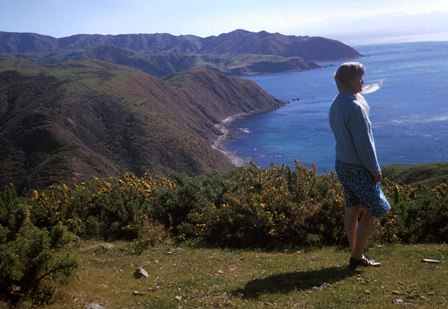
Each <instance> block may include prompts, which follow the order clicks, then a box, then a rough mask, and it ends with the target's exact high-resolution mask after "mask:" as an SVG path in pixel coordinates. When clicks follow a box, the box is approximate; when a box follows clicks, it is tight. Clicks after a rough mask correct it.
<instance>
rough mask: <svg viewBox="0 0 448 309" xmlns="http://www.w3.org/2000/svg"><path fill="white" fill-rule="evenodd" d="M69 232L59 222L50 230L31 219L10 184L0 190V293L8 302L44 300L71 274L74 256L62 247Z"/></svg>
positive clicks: (75, 267) (72, 272)
mask: <svg viewBox="0 0 448 309" xmlns="http://www.w3.org/2000/svg"><path fill="white" fill-rule="evenodd" d="M71 239H72V238H71V235H70V234H69V233H68V232H67V229H66V228H65V227H64V226H63V225H62V224H56V225H55V226H53V227H52V228H51V230H50V231H48V230H47V229H42V228H39V227H37V226H35V225H34V224H33V223H32V222H31V218H30V211H29V206H28V205H27V204H26V200H25V199H24V198H21V197H18V196H17V194H16V191H15V189H14V188H13V187H12V186H10V187H7V188H6V189H5V190H4V191H2V192H1V193H0V296H1V297H2V298H3V299H5V300H6V301H7V302H9V303H11V304H16V303H18V302H19V301H22V300H24V299H28V298H29V299H31V300H32V301H33V302H46V301H48V300H49V299H50V298H51V296H52V295H53V293H54V291H55V289H56V287H57V286H58V285H59V284H60V283H61V282H62V281H63V280H65V279H67V278H69V277H71V276H72V275H73V274H74V273H75V271H76V269H77V263H76V260H75V259H74V258H73V257H72V256H71V255H70V254H69V253H65V252H64V250H63V248H64V247H66V245H67V244H68V243H69V242H70V241H71Z"/></svg>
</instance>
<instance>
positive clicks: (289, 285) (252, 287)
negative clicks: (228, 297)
mask: <svg viewBox="0 0 448 309" xmlns="http://www.w3.org/2000/svg"><path fill="white" fill-rule="evenodd" d="M355 274H357V271H356V269H354V268H352V267H346V266H344V267H330V268H325V269H321V270H312V271H303V272H300V271H299V272H289V273H282V274H276V275H272V276H269V277H266V278H262V279H254V280H251V281H249V282H247V283H246V285H245V286H244V287H243V288H241V289H238V290H235V291H234V292H233V293H234V294H235V295H239V296H242V297H244V298H258V297H259V296H260V295H261V294H264V293H288V292H291V291H294V290H308V289H313V288H322V287H324V286H325V285H326V284H331V283H335V282H337V281H341V280H343V279H345V278H348V277H351V276H353V275H355Z"/></svg>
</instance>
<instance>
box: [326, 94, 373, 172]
mask: <svg viewBox="0 0 448 309" xmlns="http://www.w3.org/2000/svg"><path fill="white" fill-rule="evenodd" d="M329 118H330V127H331V130H332V131H333V134H334V137H335V139H336V159H338V160H340V161H342V162H345V163H350V164H356V165H359V166H363V167H365V168H367V169H368V170H369V171H370V173H371V174H372V175H375V174H380V173H381V168H380V166H379V164H378V159H377V156H376V150H375V141H374V140H373V134H372V127H371V123H370V119H369V107H368V105H367V102H366V101H365V99H364V98H363V97H362V96H361V95H360V94H357V95H355V94H353V93H351V92H341V93H339V94H338V95H337V96H336V98H335V99H334V100H333V103H332V104H331V107H330V114H329Z"/></svg>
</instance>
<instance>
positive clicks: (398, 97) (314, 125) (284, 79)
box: [224, 42, 448, 172]
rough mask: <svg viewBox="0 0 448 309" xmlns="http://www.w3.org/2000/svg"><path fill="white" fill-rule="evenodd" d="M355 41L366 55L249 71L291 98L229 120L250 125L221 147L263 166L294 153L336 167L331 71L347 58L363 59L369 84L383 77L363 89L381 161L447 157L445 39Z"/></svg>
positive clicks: (266, 86) (325, 166) (447, 65)
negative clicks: (374, 87) (373, 87)
mask: <svg viewBox="0 0 448 309" xmlns="http://www.w3.org/2000/svg"><path fill="white" fill-rule="evenodd" d="M355 48H356V49H357V50H358V51H359V52H360V53H361V54H363V55H364V57H361V58H357V59H344V61H332V62H325V63H319V64H320V65H321V66H323V67H322V68H319V69H315V70H309V71H302V72H288V73H280V74H266V75H254V76H248V77H245V78H246V79H249V80H252V81H254V82H256V83H257V84H258V85H259V86H261V87H262V88H263V89H265V90H266V91H267V92H269V93H270V94H271V95H273V96H274V97H276V98H278V99H280V100H282V101H285V102H289V104H287V105H286V106H284V107H282V108H280V109H278V110H275V111H272V112H267V113H262V114H256V115H252V116H249V117H247V118H245V119H243V120H240V121H237V122H234V123H232V124H230V125H229V128H230V129H238V130H239V131H241V132H245V133H244V134H240V135H238V136H237V137H236V138H234V139H232V140H230V141H228V142H227V143H226V144H225V145H224V148H225V149H226V150H227V151H229V152H231V153H233V154H234V155H236V156H239V157H241V158H244V159H245V160H246V161H249V160H250V161H252V162H254V163H255V164H256V165H258V166H261V167H269V166H270V164H271V163H274V164H287V165H293V162H294V160H295V159H296V160H298V161H299V162H301V163H303V164H306V165H310V164H311V162H313V163H314V164H315V165H316V166H317V168H318V170H319V172H328V171H331V170H333V169H334V156H335V152H334V146H335V144H334V138H333V135H332V133H331V130H330V127H329V124H328V111H329V108H330V104H331V101H332V100H333V98H334V97H335V96H336V94H337V89H336V86H335V84H334V80H333V73H334V72H335V70H336V68H337V66H339V65H340V64H341V63H342V62H345V61H359V62H361V63H363V64H364V66H365V67H366V74H365V76H364V81H365V83H366V84H370V83H378V82H382V87H381V88H380V89H379V90H378V91H376V92H374V93H371V94H366V95H365V98H366V99H367V101H368V102H369V105H370V108H371V110H370V119H371V121H372V124H373V133H374V137H375V143H376V147H377V153H378V159H379V161H380V164H381V165H384V164H400V163H403V164H408V163H409V164H415V163H430V162H446V161H448V90H447V89H448V42H418V43H399V44H384V45H365V46H355Z"/></svg>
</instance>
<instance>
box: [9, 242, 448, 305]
mask: <svg viewBox="0 0 448 309" xmlns="http://www.w3.org/2000/svg"><path fill="white" fill-rule="evenodd" d="M368 253H369V255H371V256H372V257H375V258H376V259H378V260H379V261H381V262H382V263H383V266H382V267H381V268H362V269H357V270H353V269H351V268H348V267H347V266H346V265H347V260H348V257H349V256H348V251H347V249H340V248H335V247H325V248H319V249H309V250H287V251H279V252H265V251H260V250H231V249H215V248H198V247H194V246H188V245H181V246H179V247H177V246H175V247H163V246H162V247H156V248H149V249H147V250H145V251H143V253H141V254H135V253H134V251H133V245H132V244H130V243H125V242H115V243H107V244H106V243H101V242H97V241H83V242H81V244H80V247H79V248H78V249H77V255H78V259H79V261H80V264H81V270H80V272H79V277H78V278H77V279H74V280H72V281H71V282H69V283H67V284H66V285H64V286H62V287H61V288H60V289H59V290H58V291H59V292H58V294H57V296H56V299H55V302H54V303H53V304H51V305H49V306H48V308H85V307H86V305H87V304H91V303H96V304H100V305H102V306H104V307H105V308H221V307H224V308H265V307H266V308H271V307H272V308H396V305H395V304H394V302H395V303H401V304H408V305H409V304H412V305H415V306H417V307H419V308H447V307H448V294H447V292H448V290H447V285H446V278H448V264H447V263H448V245H446V244H441V245H435V244H421V245H381V246H374V247H372V248H370V249H369V252H368ZM423 258H431V259H437V260H440V261H441V263H439V264H426V263H422V262H421V260H422V259H423ZM139 266H142V267H143V268H144V269H145V270H146V271H147V272H148V274H149V277H148V278H143V279H136V278H134V276H133V273H134V271H135V270H136V269H137V268H138V267H139ZM0 307H1V306H0Z"/></svg>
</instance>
